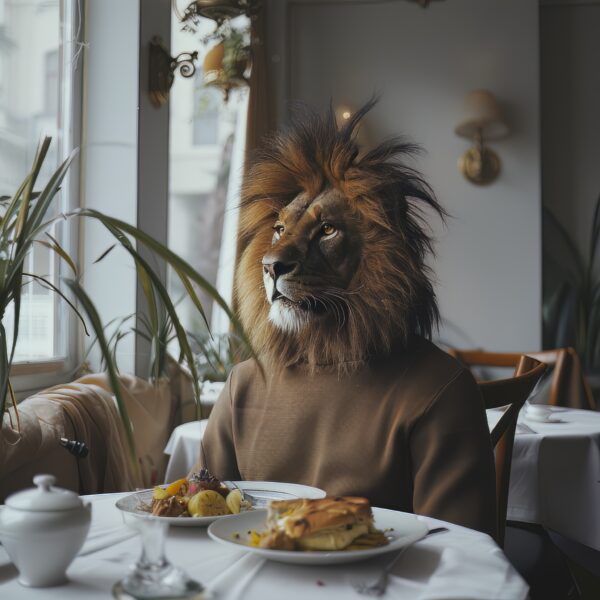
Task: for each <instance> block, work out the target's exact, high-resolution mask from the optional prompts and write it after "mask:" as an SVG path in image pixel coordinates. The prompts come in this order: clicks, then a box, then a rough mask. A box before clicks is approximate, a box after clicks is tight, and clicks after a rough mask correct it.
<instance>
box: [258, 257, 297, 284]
mask: <svg viewBox="0 0 600 600" xmlns="http://www.w3.org/2000/svg"><path fill="white" fill-rule="evenodd" d="M297 268H298V263H297V262H295V261H289V262H283V261H280V260H275V261H273V262H263V270H264V272H265V273H267V274H268V275H270V276H271V277H272V279H273V281H276V280H277V279H278V278H279V277H281V276H282V275H285V274H286V273H293V272H294V271H295V270H296V269H297Z"/></svg>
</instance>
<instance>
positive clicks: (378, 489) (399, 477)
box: [201, 102, 496, 535]
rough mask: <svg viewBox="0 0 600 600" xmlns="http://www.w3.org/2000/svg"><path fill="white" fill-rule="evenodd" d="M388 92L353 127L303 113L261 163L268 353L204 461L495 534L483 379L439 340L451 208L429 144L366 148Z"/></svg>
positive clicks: (241, 383) (262, 333)
mask: <svg viewBox="0 0 600 600" xmlns="http://www.w3.org/2000/svg"><path fill="white" fill-rule="evenodd" d="M372 105H373V102H370V103H368V104H367V105H365V106H364V107H363V108H362V109H361V110H360V111H358V112H357V113H355V114H354V115H353V116H352V117H351V118H350V119H349V121H348V122H347V124H345V125H344V126H343V127H338V125H337V123H336V120H335V116H334V114H333V111H330V112H329V113H328V114H326V115H324V116H320V115H317V114H315V113H313V112H311V111H305V112H303V113H302V114H296V115H295V117H294V118H293V120H292V123H291V125H290V126H289V128H288V129H287V130H285V131H284V132H282V133H279V134H276V135H274V136H272V137H271V138H269V139H267V140H266V141H265V143H264V145H263V147H262V149H261V150H260V151H259V152H258V153H257V154H256V155H255V157H254V159H253V161H252V162H251V165H250V168H249V171H248V172H247V176H246V181H245V185H244V188H243V191H242V202H243V209H242V222H241V244H242V246H241V248H242V249H243V251H242V255H241V262H240V265H239V269H238V273H237V281H236V293H237V299H238V307H239V312H240V316H241V319H242V323H243V325H244V326H245V328H246V330H247V332H248V334H249V336H250V339H251V341H252V344H253V347H254V349H255V351H256V352H257V355H258V357H259V362H257V361H255V360H249V361H246V362H244V363H242V364H239V365H238V366H236V367H235V368H234V369H233V371H232V373H231V375H230V377H229V379H228V381H227V384H226V386H225V388H224V390H223V393H222V395H221V397H220V398H219V400H218V402H217V404H216V406H215V408H214V410H213V412H212V414H211V416H210V419H209V422H208V426H207V428H206V433H205V435H204V440H203V444H202V452H201V462H202V463H203V464H204V465H205V466H207V467H208V469H209V470H210V471H211V472H212V473H213V474H214V475H215V476H217V477H219V478H220V479H229V480H235V479H247V480H270V481H287V482H294V483H302V484H307V485H312V486H317V487H320V488H322V489H324V490H326V491H327V493H328V494H330V495H353V496H364V497H366V498H368V499H369V500H370V502H371V504H372V505H374V506H380V507H387V508H392V509H396V510H403V511H412V512H415V513H418V514H423V515H429V516H432V517H437V518H440V519H444V520H447V521H451V522H454V523H458V524H461V525H465V526H467V527H472V528H475V529H479V530H481V531H485V532H487V533H489V534H491V535H494V533H495V514H496V501H495V482H494V463H493V454H492V448H491V443H490V436H489V431H488V426H487V421H486V417H485V411H484V407H483V403H482V400H481V397H480V395H479V391H478V388H477V385H476V383H475V381H474V379H473V378H472V376H471V375H470V373H469V372H468V371H467V370H465V369H464V368H462V367H461V366H460V365H459V364H458V363H457V362H456V361H455V360H454V359H453V358H451V357H450V356H448V355H447V354H445V353H444V352H442V351H441V350H439V349H438V348H437V347H436V346H435V345H433V344H432V343H431V342H430V341H429V340H428V338H430V336H431V333H432V330H433V329H434V328H435V326H436V325H437V319H438V308H437V303H436V297H435V294H434V291H433V288H432V283H431V279H430V273H429V270H428V268H427V266H426V263H425V261H426V259H427V258H428V255H429V253H430V251H431V239H430V237H429V235H428V234H427V232H426V230H425V226H426V224H425V223H424V215H425V214H431V213H433V214H437V215H439V216H440V217H442V218H443V216H444V211H443V209H442V208H441V207H440V205H439V204H438V202H437V201H436V199H435V198H434V196H433V193H432V192H431V190H430V188H429V187H428V186H427V184H426V183H425V182H424V181H423V180H422V179H421V178H420V177H419V175H418V174H417V173H416V172H415V171H414V170H413V169H411V168H410V167H407V166H405V165H404V164H403V163H402V162H401V159H402V158H403V156H405V155H406V154H410V152H411V151H412V150H413V149H414V147H413V146H411V145H409V144H406V143H403V142H402V141H398V140H392V141H387V142H385V143H384V144H382V145H380V146H379V147H377V148H376V149H374V150H371V151H369V152H366V153H364V154H361V153H360V151H359V148H358V146H357V143H356V140H355V136H356V130H357V128H358V126H359V123H360V121H361V119H362V118H363V116H364V115H365V114H366V113H367V111H368V110H369V109H370V108H371V107H372ZM423 209H425V210H423ZM425 211H427V213H426V212H425Z"/></svg>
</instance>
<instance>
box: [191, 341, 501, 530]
mask: <svg viewBox="0 0 600 600" xmlns="http://www.w3.org/2000/svg"><path fill="white" fill-rule="evenodd" d="M203 450H204V457H201V462H203V463H205V464H206V466H207V467H208V468H209V470H210V471H211V472H212V473H213V474H214V475H216V476H217V477H219V478H221V479H229V480H234V479H245V480H263V481H288V482H295V483H303V484H306V485H313V486H317V487H320V488H322V489H324V490H326V491H327V493H328V494H333V495H357V496H365V497H366V498H368V499H369V500H370V501H371V504H372V505H374V506H380V507H386V508H392V509H397V510H403V511H410V512H415V513H417V514H422V515H428V516H432V517H437V518H439V519H444V520H446V521H451V522H453V523H458V524H460V525H465V526H467V527H472V528H474V529H479V530H481V531H484V532H487V533H489V534H490V535H494V534H495V531H496V525H495V515H496V500H495V498H496V496H495V482H494V463H493V454H492V448H491V443H490V435H489V431H488V426H487V421H486V417H485V411H484V408H483V404H482V400H481V397H480V394H479V390H478V388H477V385H476V383H475V381H474V380H473V377H472V376H471V374H470V373H469V372H468V371H466V370H465V369H463V368H462V367H461V366H460V365H459V364H458V363H457V362H456V361H455V360H454V359H453V358H451V357H450V356H448V355H447V354H446V353H444V352H442V351H441V350H439V349H438V348H436V347H435V346H434V345H433V344H431V343H429V342H427V341H425V340H422V339H419V340H418V341H417V342H416V344H415V345H414V346H413V348H412V349H411V351H410V352H405V353H399V352H396V353H393V354H392V355H391V356H389V357H388V358H387V359H385V360H384V361H380V362H379V363H378V364H374V365H370V366H368V367H365V368H363V369H361V370H359V371H358V372H356V373H354V374H352V375H347V376H339V375H338V373H337V370H336V369H330V368H322V369H320V370H319V371H318V372H317V373H316V374H312V375H311V374H309V373H308V372H307V371H306V369H305V368H304V367H301V366H293V367H288V368H285V369H283V370H281V371H278V372H275V373H268V374H267V375H266V379H265V378H263V376H262V375H261V374H260V372H259V370H258V368H257V366H256V363H255V362H254V361H247V362H244V363H242V364H240V365H238V366H237V367H236V368H235V369H234V370H233V371H232V373H231V375H230V377H229V379H228V381H227V384H226V386H225V388H224V390H223V392H222V394H221V397H220V398H219V400H218V402H217V404H216V406H215V408H214V410H213V412H212V414H211V416H210V419H209V422H208V426H207V428H206V433H205V435H204V441H203Z"/></svg>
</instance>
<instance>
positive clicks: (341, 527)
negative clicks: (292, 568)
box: [255, 496, 388, 551]
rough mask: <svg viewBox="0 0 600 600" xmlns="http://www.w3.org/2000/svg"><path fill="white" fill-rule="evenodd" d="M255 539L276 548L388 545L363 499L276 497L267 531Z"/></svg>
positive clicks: (331, 548)
mask: <svg viewBox="0 0 600 600" xmlns="http://www.w3.org/2000/svg"><path fill="white" fill-rule="evenodd" d="M257 537H258V539H256V540H255V543H256V545H258V546H260V547H261V548H272V549H278V550H321V551H323V550H325V551H327V550H329V551H330V550H347V549H358V548H363V547H373V546H381V545H384V544H387V543H388V542H387V539H386V537H385V535H384V534H383V533H382V532H380V531H378V530H377V529H375V526H374V524H373V513H372V512H371V506H370V505H369V501H368V500H367V499H366V498H358V497H351V496H345V497H327V498H321V499H319V500H307V499H303V498H301V499H297V500H277V501H273V502H271V503H270V505H269V511H268V514H267V531H266V532H265V533H263V534H261V535H259V536H257Z"/></svg>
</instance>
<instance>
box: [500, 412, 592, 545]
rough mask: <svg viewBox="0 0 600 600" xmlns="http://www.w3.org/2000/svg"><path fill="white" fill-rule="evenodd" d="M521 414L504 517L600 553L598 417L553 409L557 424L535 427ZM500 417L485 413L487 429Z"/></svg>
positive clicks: (537, 425)
mask: <svg viewBox="0 0 600 600" xmlns="http://www.w3.org/2000/svg"><path fill="white" fill-rule="evenodd" d="M523 413H524V411H521V415H520V416H519V425H518V426H517V435H516V437H515V445H514V449H513V460H512V468H511V475H510V491H509V496H508V514H507V518H508V519H509V520H512V521H524V522H526V523H537V524H540V525H543V526H544V527H545V528H546V529H550V530H552V531H556V532H557V533H559V534H561V535H563V536H564V537H566V538H569V539H571V540H574V541H576V542H579V543H581V544H584V545H586V546H589V547H591V548H594V549H595V550H600V413H597V412H593V411H589V410H573V409H560V408H556V409H555V410H554V411H553V418H556V419H560V420H561V422H559V423H540V422H538V421H534V420H531V419H528V418H527V417H526V416H525V415H524V414H523ZM500 415H501V412H500V411H497V410H491V411H488V423H489V425H490V428H491V427H493V425H495V424H496V422H497V421H498V419H499V418H500ZM527 428H531V429H532V430H533V431H535V433H531V432H530V431H528V430H527Z"/></svg>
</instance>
